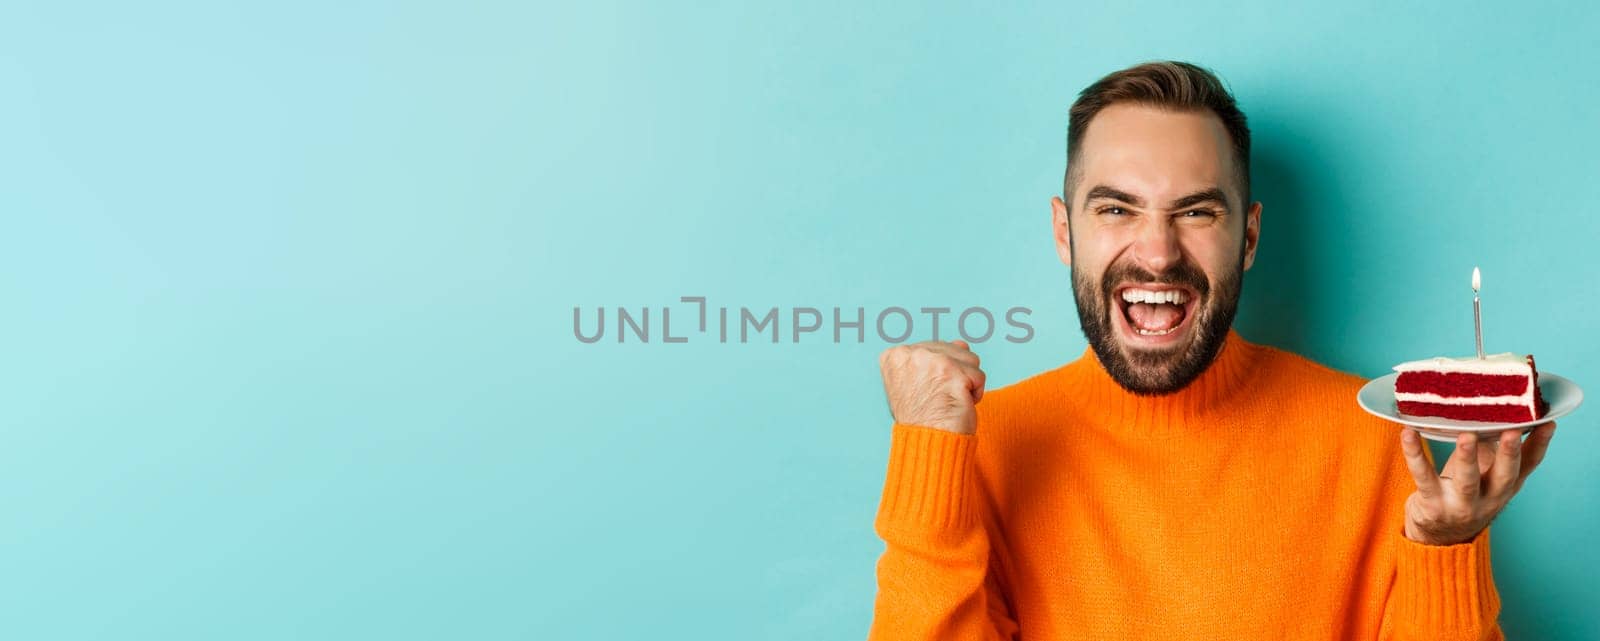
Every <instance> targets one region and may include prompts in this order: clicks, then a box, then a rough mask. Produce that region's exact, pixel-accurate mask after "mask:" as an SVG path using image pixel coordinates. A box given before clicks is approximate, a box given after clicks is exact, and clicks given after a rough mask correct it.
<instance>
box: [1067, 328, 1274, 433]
mask: <svg viewBox="0 0 1600 641" xmlns="http://www.w3.org/2000/svg"><path fill="white" fill-rule="evenodd" d="M1258 350H1259V348H1258V347H1257V346H1256V345H1254V344H1252V343H1249V342H1247V341H1245V340H1244V338H1243V337H1241V336H1239V334H1238V332H1236V331H1234V330H1233V329H1232V328H1229V329H1228V334H1227V336H1226V337H1225V338H1224V339H1223V343H1222V348H1221V349H1219V350H1218V351H1217V356H1216V358H1214V359H1212V361H1211V364H1210V365H1208V366H1206V369H1205V371H1204V372H1201V373H1200V376H1198V377H1196V378H1195V379H1194V380H1193V381H1190V382H1189V384H1188V385H1187V386H1185V387H1184V388H1183V389H1180V390H1178V391H1176V392H1173V393H1171V394H1163V395H1159V396H1141V395H1138V394H1134V393H1133V392H1129V391H1128V390H1127V389H1125V388H1123V387H1122V385H1120V384H1118V383H1117V382H1116V380H1115V379H1113V378H1111V375H1110V374H1109V373H1107V372H1106V370H1105V366H1104V365H1102V364H1101V363H1100V359H1099V357H1098V356H1096V355H1095V353H1094V349H1093V348H1090V347H1086V348H1084V354H1083V357H1081V358H1079V359H1078V360H1077V361H1074V362H1073V363H1072V364H1070V365H1068V366H1067V369H1068V371H1069V374H1070V375H1071V376H1072V378H1073V379H1074V380H1073V387H1074V388H1076V389H1074V390H1073V391H1072V392H1070V393H1072V394H1074V395H1078V396H1079V399H1080V400H1081V402H1082V403H1083V404H1084V406H1085V407H1089V408H1093V409H1092V411H1094V412H1095V413H1097V415H1098V416H1099V417H1100V418H1102V420H1104V421H1106V422H1107V424H1108V425H1110V426H1112V427H1114V428H1120V429H1126V430H1133V431H1147V432H1160V431H1163V430H1172V429H1181V428H1185V427H1186V426H1187V427H1191V428H1192V427H1195V426H1198V425H1200V424H1204V423H1206V422H1208V421H1207V420H1206V419H1207V417H1208V416H1209V415H1211V414H1213V413H1214V412H1215V411H1217V409H1218V408H1220V407H1222V406H1225V405H1228V404H1229V402H1230V401H1238V400H1241V399H1242V398H1243V392H1244V387H1245V385H1244V383H1245V379H1246V378H1247V377H1248V375H1249V373H1250V372H1251V370H1252V368H1253V365H1254V363H1255V361H1256V359H1257V357H1258V354H1257V352H1258Z"/></svg>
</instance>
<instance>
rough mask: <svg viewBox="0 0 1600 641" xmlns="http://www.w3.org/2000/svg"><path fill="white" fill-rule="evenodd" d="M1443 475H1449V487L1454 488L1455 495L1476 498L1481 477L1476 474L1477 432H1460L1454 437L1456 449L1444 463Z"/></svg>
mask: <svg viewBox="0 0 1600 641" xmlns="http://www.w3.org/2000/svg"><path fill="white" fill-rule="evenodd" d="M1443 476H1448V477H1450V487H1453V488H1455V491H1456V494H1457V495H1459V496H1461V497H1462V498H1466V499H1476V498H1478V494H1479V492H1478V490H1479V487H1478V483H1479V482H1480V481H1481V479H1482V477H1480V476H1479V474H1478V434H1477V432H1462V433H1461V434H1460V435H1459V436H1457V437H1456V451H1455V452H1453V453H1451V454H1450V460H1449V461H1448V462H1446V463H1445V464H1444V474H1443Z"/></svg>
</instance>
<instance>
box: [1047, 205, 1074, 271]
mask: <svg viewBox="0 0 1600 641" xmlns="http://www.w3.org/2000/svg"><path fill="white" fill-rule="evenodd" d="M1050 226H1051V227H1052V228H1053V229H1054V233H1055V237H1056V255H1057V256H1060V257H1061V263H1062V264H1063V265H1066V266H1068V267H1071V266H1072V227H1070V226H1069V225H1068V224H1067V204H1066V203H1064V202H1061V197H1060V196H1052V197H1051V198H1050Z"/></svg>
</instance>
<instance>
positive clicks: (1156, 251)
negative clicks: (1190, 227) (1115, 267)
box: [1133, 216, 1183, 274]
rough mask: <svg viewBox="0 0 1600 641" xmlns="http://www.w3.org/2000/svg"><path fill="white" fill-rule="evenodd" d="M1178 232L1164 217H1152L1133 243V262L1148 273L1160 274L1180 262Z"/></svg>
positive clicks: (1180, 249) (1180, 250)
mask: <svg viewBox="0 0 1600 641" xmlns="http://www.w3.org/2000/svg"><path fill="white" fill-rule="evenodd" d="M1182 253H1183V249H1182V248H1181V247H1180V246H1179V245H1178V230H1177V229H1175V228H1174V227H1173V224H1172V222H1171V221H1170V220H1169V219H1168V218H1167V217H1166V216H1152V217H1150V218H1149V219H1147V220H1146V221H1145V223H1144V225H1143V226H1142V228H1141V229H1140V230H1139V236H1138V238H1136V239H1134V242H1133V257H1134V260H1135V261H1136V262H1137V263H1138V264H1139V265H1141V266H1143V267H1144V268H1145V269H1148V270H1150V273H1153V274H1160V273H1161V272H1164V271H1166V270H1167V269H1168V268H1170V267H1172V266H1173V265H1175V264H1177V263H1178V261H1179V260H1182V257H1183V256H1182Z"/></svg>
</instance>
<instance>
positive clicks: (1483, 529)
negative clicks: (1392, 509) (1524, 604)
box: [1379, 423, 1555, 641]
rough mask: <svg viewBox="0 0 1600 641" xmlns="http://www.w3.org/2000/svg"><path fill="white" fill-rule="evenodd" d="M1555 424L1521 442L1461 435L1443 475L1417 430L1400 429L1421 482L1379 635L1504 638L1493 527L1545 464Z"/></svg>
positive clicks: (1410, 502)
mask: <svg viewBox="0 0 1600 641" xmlns="http://www.w3.org/2000/svg"><path fill="white" fill-rule="evenodd" d="M1554 434H1555V423H1546V424H1544V425H1541V426H1539V427H1538V428H1536V429H1535V430H1534V432H1533V434H1532V435H1531V436H1529V437H1528V441H1527V443H1526V444H1524V443H1523V441H1522V438H1521V434H1520V433H1519V432H1518V431H1516V430H1506V431H1505V432H1503V433H1501V434H1500V435H1499V437H1498V439H1497V440H1492V441H1488V442H1486V443H1483V444H1480V443H1479V439H1478V435H1477V434H1474V433H1463V434H1462V435H1461V436H1460V437H1459V438H1458V439H1457V440H1456V449H1455V452H1454V453H1452V454H1451V456H1450V460H1449V461H1447V462H1446V463H1445V469H1444V474H1438V473H1435V472H1434V463H1433V456H1432V453H1431V452H1430V451H1429V450H1428V448H1427V446H1426V445H1424V444H1423V443H1422V439H1421V438H1419V437H1418V436H1417V434H1416V432H1414V431H1413V430H1411V429H1409V428H1406V429H1401V430H1400V449H1401V452H1402V454H1404V457H1405V461H1406V467H1407V469H1408V470H1409V472H1410V475H1411V479H1412V481H1413V482H1415V484H1416V488H1417V490H1416V492H1413V493H1412V494H1411V495H1410V496H1408V497H1406V504H1405V527H1404V528H1403V529H1402V530H1400V531H1398V532H1395V533H1393V534H1392V535H1391V536H1394V537H1395V538H1396V541H1395V545H1397V546H1398V547H1397V549H1396V554H1395V583H1394V587H1393V589H1392V591H1391V592H1390V594H1389V599H1388V601H1387V602H1386V603H1385V604H1384V613H1383V623H1382V626H1381V632H1380V634H1379V637H1380V638H1381V639H1386V640H1387V639H1393V640H1394V641H1410V640H1417V641H1421V640H1422V639H1430V640H1431V639H1462V640H1463V641H1499V640H1502V639H1504V638H1505V634H1504V633H1503V632H1502V631H1501V630H1500V624H1499V623H1498V619H1499V616H1500V594H1499V592H1498V591H1497V590H1496V588H1495V584H1494V573H1493V571H1492V569H1491V567H1490V565H1491V564H1490V555H1489V523H1490V522H1491V521H1493V520H1494V517H1495V516H1497V515H1498V514H1499V513H1500V511H1501V510H1503V509H1505V506H1506V504H1507V503H1509V502H1510V501H1511V498H1512V497H1513V496H1514V495H1516V493H1517V492H1519V491H1521V489H1522V484H1523V483H1524V482H1525V481H1526V480H1527V479H1528V475H1529V474H1532V473H1533V470H1534V468H1535V467H1538V465H1539V463H1540V462H1541V461H1542V460H1544V455H1545V452H1546V451H1547V448H1548V447H1549V445H1550V439H1551V437H1553V436H1554Z"/></svg>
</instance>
